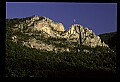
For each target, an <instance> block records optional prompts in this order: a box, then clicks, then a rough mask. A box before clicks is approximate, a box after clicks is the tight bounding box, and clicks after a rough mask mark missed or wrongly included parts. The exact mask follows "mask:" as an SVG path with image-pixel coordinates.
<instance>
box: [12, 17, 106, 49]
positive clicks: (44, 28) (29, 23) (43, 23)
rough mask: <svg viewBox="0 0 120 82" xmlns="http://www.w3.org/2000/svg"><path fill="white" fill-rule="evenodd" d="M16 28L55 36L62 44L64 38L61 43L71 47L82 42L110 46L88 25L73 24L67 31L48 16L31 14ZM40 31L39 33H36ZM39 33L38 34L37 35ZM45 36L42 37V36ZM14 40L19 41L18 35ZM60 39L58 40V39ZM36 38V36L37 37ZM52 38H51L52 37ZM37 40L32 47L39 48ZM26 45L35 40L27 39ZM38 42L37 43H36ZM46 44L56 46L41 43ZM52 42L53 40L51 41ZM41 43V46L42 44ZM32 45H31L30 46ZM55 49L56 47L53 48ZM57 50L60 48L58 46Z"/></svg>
mask: <svg viewBox="0 0 120 82" xmlns="http://www.w3.org/2000/svg"><path fill="white" fill-rule="evenodd" d="M14 30H18V31H21V32H22V33H24V34H28V35H30V36H31V35H35V37H37V36H39V38H45V39H50V37H52V38H53V40H55V41H53V40H52V41H53V43H52V44H54V43H55V44H56V42H58V43H57V44H60V43H61V42H62V41H59V40H64V39H65V40H64V42H65V43H61V45H62V44H64V45H66V46H68V47H70V46H75V45H74V43H75V44H81V45H87V46H90V47H96V46H105V47H108V45H107V44H105V43H104V42H102V41H101V39H100V37H99V36H97V35H96V34H95V33H94V32H93V31H92V30H90V29H88V28H87V27H84V26H82V25H81V24H73V25H71V27H70V29H69V30H68V31H65V29H64V26H63V24H62V23H58V22H54V21H53V20H51V19H50V18H47V17H45V16H36V15H34V16H31V17H28V18H26V19H25V20H24V21H23V22H21V23H19V24H16V25H15V28H14ZM36 32H38V33H36ZM36 35H37V36H36ZM42 35H43V36H44V37H41V36H42ZM12 38H13V41H15V42H16V41H18V40H17V38H19V36H17V37H12ZM55 38H56V39H58V41H57V40H56V39H55ZM35 39H36V38H35ZM50 40H51V39H50ZM36 41H37V42H34V44H35V45H34V47H31V48H37V49H41V48H38V46H37V45H38V44H39V40H37V39H36ZM24 44H25V45H28V44H29V45H31V44H33V42H31V41H29V40H28V41H27V42H25V43H24ZM36 44H37V45H36ZM42 44H45V45H44V47H45V48H47V47H49V48H51V49H52V48H55V46H48V45H47V44H46V43H44V42H42V43H41V44H40V45H42ZM50 44H51V42H50ZM40 45H39V46H40ZM29 47H30V46H29ZM52 50H54V49H52ZM56 50H59V49H58V48H56Z"/></svg>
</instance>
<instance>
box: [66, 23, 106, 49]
mask: <svg viewBox="0 0 120 82" xmlns="http://www.w3.org/2000/svg"><path fill="white" fill-rule="evenodd" d="M71 35H73V36H71ZM67 36H69V38H79V39H77V40H79V43H80V39H81V44H82V45H89V46H91V47H95V46H106V47H108V45H106V44H105V43H104V42H101V39H100V37H99V36H97V35H95V33H94V32H92V30H89V29H88V28H84V27H83V26H82V25H79V24H74V25H72V26H71V27H70V29H69V31H68V32H67V33H66V37H67Z"/></svg>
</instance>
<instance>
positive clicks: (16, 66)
mask: <svg viewBox="0 0 120 82" xmlns="http://www.w3.org/2000/svg"><path fill="white" fill-rule="evenodd" d="M29 19H31V18H29ZM23 21H26V19H25V18H24V19H12V20H11V19H6V41H5V43H6V53H5V54H6V55H5V71H6V77H45V78H47V77H48V78H49V77H63V78H64V77H77V78H81V77H85V78H86V77H92V78H93V77H98V78H99V77H100V78H101V77H103V78H106V77H107V78H114V77H115V74H116V52H115V51H113V50H112V49H110V48H109V47H105V46H95V47H91V46H89V45H83V43H84V42H83V41H84V40H85V39H87V40H88V42H89V40H91V38H93V39H92V40H96V39H94V38H97V36H96V35H95V34H94V33H93V32H92V31H90V30H87V31H88V32H87V33H84V30H85V28H84V27H83V28H82V29H81V36H84V35H86V36H87V37H82V38H81V41H82V42H83V43H82V44H80V39H79V37H80V36H79V35H80V32H79V26H80V25H77V24H75V25H73V26H72V27H71V28H72V30H69V32H68V31H57V30H55V29H53V28H54V27H53V28H52V27H50V28H49V26H48V28H49V29H50V31H51V32H50V33H53V35H52V36H51V35H50V34H49V33H47V31H46V32H45V31H42V30H39V31H38V30H35V31H34V30H32V29H29V30H28V28H27V24H25V23H23ZM18 22H19V24H18ZM22 23H23V29H21V27H22V26H20V28H18V27H13V26H16V25H15V24H18V26H19V25H20V24H22ZM29 23H31V22H29ZM25 26H26V27H25ZM31 26H32V24H31ZM33 27H34V25H33ZM86 29H88V28H86ZM74 30H77V31H74ZM76 32H78V33H76ZM65 35H66V36H65ZM64 37H65V38H64ZM76 37H77V38H76ZM98 40H100V39H97V40H96V41H98ZM86 42H87V41H86ZM98 42H99V41H98Z"/></svg>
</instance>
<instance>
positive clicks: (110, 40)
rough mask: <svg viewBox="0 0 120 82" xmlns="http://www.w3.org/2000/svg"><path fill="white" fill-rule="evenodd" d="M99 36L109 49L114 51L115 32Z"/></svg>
mask: <svg viewBox="0 0 120 82" xmlns="http://www.w3.org/2000/svg"><path fill="white" fill-rule="evenodd" d="M99 36H100V38H101V40H102V41H104V42H105V43H106V44H108V45H109V47H110V48H111V49H113V50H114V51H116V41H117V32H110V33H104V34H100V35H99Z"/></svg>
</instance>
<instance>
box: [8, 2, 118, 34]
mask: <svg viewBox="0 0 120 82" xmlns="http://www.w3.org/2000/svg"><path fill="white" fill-rule="evenodd" d="M32 15H39V16H46V17H48V18H50V19H52V20H53V21H55V22H61V23H63V25H64V27H65V29H66V30H68V29H69V28H70V26H71V25H72V24H74V23H77V24H81V25H83V26H84V27H88V28H89V29H90V30H93V32H94V33H95V34H97V35H98V34H102V33H108V32H114V31H117V3H73V2H6V18H25V17H28V16H32ZM74 19H75V21H74Z"/></svg>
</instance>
